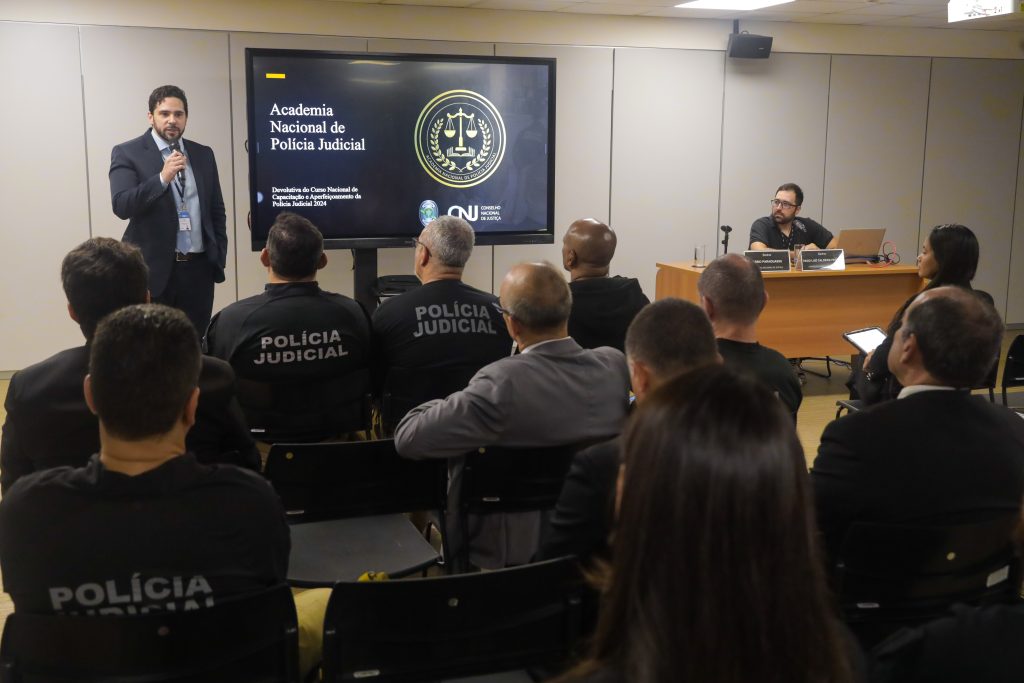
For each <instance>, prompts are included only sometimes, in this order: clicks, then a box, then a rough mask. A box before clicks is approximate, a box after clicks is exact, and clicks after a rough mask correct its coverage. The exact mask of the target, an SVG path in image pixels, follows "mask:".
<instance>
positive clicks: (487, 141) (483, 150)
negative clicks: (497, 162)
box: [428, 117, 494, 172]
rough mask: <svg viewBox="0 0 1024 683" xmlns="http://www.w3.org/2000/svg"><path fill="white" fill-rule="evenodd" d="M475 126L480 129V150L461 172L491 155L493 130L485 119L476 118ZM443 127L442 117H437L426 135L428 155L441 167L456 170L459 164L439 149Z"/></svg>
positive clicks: (478, 164)
mask: <svg viewBox="0 0 1024 683" xmlns="http://www.w3.org/2000/svg"><path fill="white" fill-rule="evenodd" d="M476 125H477V128H479V129H480V151H479V152H478V153H477V155H476V156H475V157H473V159H472V160H471V161H470V162H469V163H468V164H466V168H465V169H463V172H469V171H472V170H474V169H476V168H479V167H480V165H481V164H483V163H484V162H485V161H487V157H489V156H490V155H491V147H492V145H493V143H494V132H493V131H492V130H491V127H490V125H489V124H488V123H487V119H484V118H480V119H478V120H477V124H476ZM442 128H444V118H443V117H439V118H438V119H437V120H436V121H435V122H434V124H433V125H432V126H431V127H430V133H429V136H428V143H429V144H428V147H429V149H430V156H432V157H433V158H434V161H435V162H436V163H437V165H438V166H440V167H441V168H446V169H448V170H449V171H454V172H458V171H459V166H458V164H456V163H455V162H454V161H452V160H451V159H449V158H448V157H447V156H445V154H444V152H443V151H441V143H440V135H441V129H442Z"/></svg>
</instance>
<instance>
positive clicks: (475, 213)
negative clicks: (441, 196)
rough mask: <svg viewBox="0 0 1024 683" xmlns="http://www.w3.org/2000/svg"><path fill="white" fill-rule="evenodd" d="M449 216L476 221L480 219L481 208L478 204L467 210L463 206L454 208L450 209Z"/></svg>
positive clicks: (468, 207)
mask: <svg viewBox="0 0 1024 683" xmlns="http://www.w3.org/2000/svg"><path fill="white" fill-rule="evenodd" d="M448 215H449V216H455V217H456V218H461V219H463V220H466V221H475V220H476V219H477V218H480V207H479V206H477V205H476V204H473V205H471V206H467V207H466V208H465V209H464V208H462V207H461V206H452V207H449V209H448Z"/></svg>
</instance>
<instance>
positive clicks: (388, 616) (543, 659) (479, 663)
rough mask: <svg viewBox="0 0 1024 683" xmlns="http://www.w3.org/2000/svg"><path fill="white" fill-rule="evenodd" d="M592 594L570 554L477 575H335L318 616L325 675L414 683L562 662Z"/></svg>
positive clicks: (570, 649) (328, 677)
mask: <svg viewBox="0 0 1024 683" xmlns="http://www.w3.org/2000/svg"><path fill="white" fill-rule="evenodd" d="M591 599H592V597H591V596H590V589H588V588H587V587H586V586H585V584H584V582H583V580H582V578H581V576H580V572H579V569H578V567H577V564H576V561H575V559H573V558H562V559H557V560H550V561H548V562H540V563H537V564H532V565H526V566H523V567H515V568H511V569H499V570H496V571H493V572H484V573H479V574H459V575H455V576H440V577H431V578H425V579H406V580H403V581H381V582H361V583H359V582H340V583H337V584H335V586H334V590H333V592H332V593H331V598H330V602H329V603H328V606H327V614H326V616H325V618H324V659H323V680H324V681H327V682H329V683H334V682H337V681H351V680H359V679H361V678H367V679H370V680H373V681H379V682H380V683H401V682H409V683H411V682H413V681H416V682H419V681H439V680H443V679H449V678H456V677H463V676H473V675H480V674H491V673H496V672H507V671H511V670H522V669H526V668H532V667H550V668H553V669H558V668H560V667H562V666H563V665H564V664H565V663H566V662H567V661H568V660H569V659H570V657H571V655H572V653H573V652H574V649H575V648H576V646H577V643H578V641H579V638H580V635H581V633H582V629H583V626H582V618H583V617H582V615H583V612H584V606H585V603H586V602H588V601H589V600H591ZM527 680H532V679H527Z"/></svg>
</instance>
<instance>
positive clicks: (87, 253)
mask: <svg viewBox="0 0 1024 683" xmlns="http://www.w3.org/2000/svg"><path fill="white" fill-rule="evenodd" d="M60 279H61V284H62V285H63V286H64V294H65V296H67V298H68V303H69V304H71V309H72V310H73V311H74V312H75V317H76V318H78V324H79V326H80V327H81V328H82V334H84V335H85V338H86V339H87V340H88V339H92V337H93V335H94V334H95V333H96V325H97V324H99V322H100V320H101V319H102V318H103V317H104V316H105V315H108V314H109V313H112V312H113V311H116V310H117V309H119V308H123V307H125V306H130V305H131V304H141V303H145V301H146V294H147V293H148V292H149V284H148V282H149V270H148V269H147V268H146V262H145V261H144V260H143V259H142V252H141V251H139V248H138V247H136V246H135V245H133V244H128V243H125V242H121V241H119V240H115V239H111V238H110V237H93V238H92V239H88V240H86V241H84V242H82V243H81V244H79V245H78V246H77V247H75V248H74V249H72V250H71V251H69V252H68V254H67V256H65V257H64V261H63V263H61V266H60Z"/></svg>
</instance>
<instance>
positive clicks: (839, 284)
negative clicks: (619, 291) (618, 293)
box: [655, 261, 923, 358]
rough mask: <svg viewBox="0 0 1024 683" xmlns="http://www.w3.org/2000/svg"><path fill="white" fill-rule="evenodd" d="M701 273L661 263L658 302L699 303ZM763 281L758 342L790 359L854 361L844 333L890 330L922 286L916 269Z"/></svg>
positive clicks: (856, 268)
mask: <svg viewBox="0 0 1024 683" xmlns="http://www.w3.org/2000/svg"><path fill="white" fill-rule="evenodd" d="M702 272H704V269H703V268H698V267H694V265H693V263H692V262H690V261H686V262H681V263H659V264H658V279H657V285H656V290H655V298H656V299H664V298H665V297H670V296H675V297H679V298H680V299H687V300H688V301H693V302H694V303H699V302H700V296H699V295H698V294H697V279H698V278H699V277H700V274H701V273H702ZM764 280H765V289H767V290H768V305H767V306H766V307H765V310H764V312H763V313H762V314H761V318H760V320H759V321H758V326H757V333H758V337H759V341H760V342H761V343H762V344H763V345H765V346H768V347H771V348H773V349H776V350H777V351H779V352H780V353H781V354H782V355H784V356H786V357H787V358H805V357H811V356H817V357H822V356H849V355H850V354H851V353H853V351H854V348H853V347H852V346H851V345H850V344H849V342H847V341H846V340H845V339H843V332H849V331H850V330H856V329H860V328H862V327H871V326H874V325H877V326H878V327H881V328H882V329H883V330H884V329H886V327H888V325H889V321H890V320H891V319H892V316H893V313H895V312H896V309H898V308H899V307H900V306H901V305H902V304H903V302H904V301H906V300H907V299H908V298H909V297H910V296H911V295H912V294H913V293H914V292H917V291H919V290H920V289H921V287H922V285H923V281H922V280H921V278H920V277H918V275H917V268H916V267H914V266H888V267H877V266H869V265H860V264H857V265H848V266H847V267H846V270H842V271H832V270H817V271H792V272H789V273H764Z"/></svg>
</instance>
